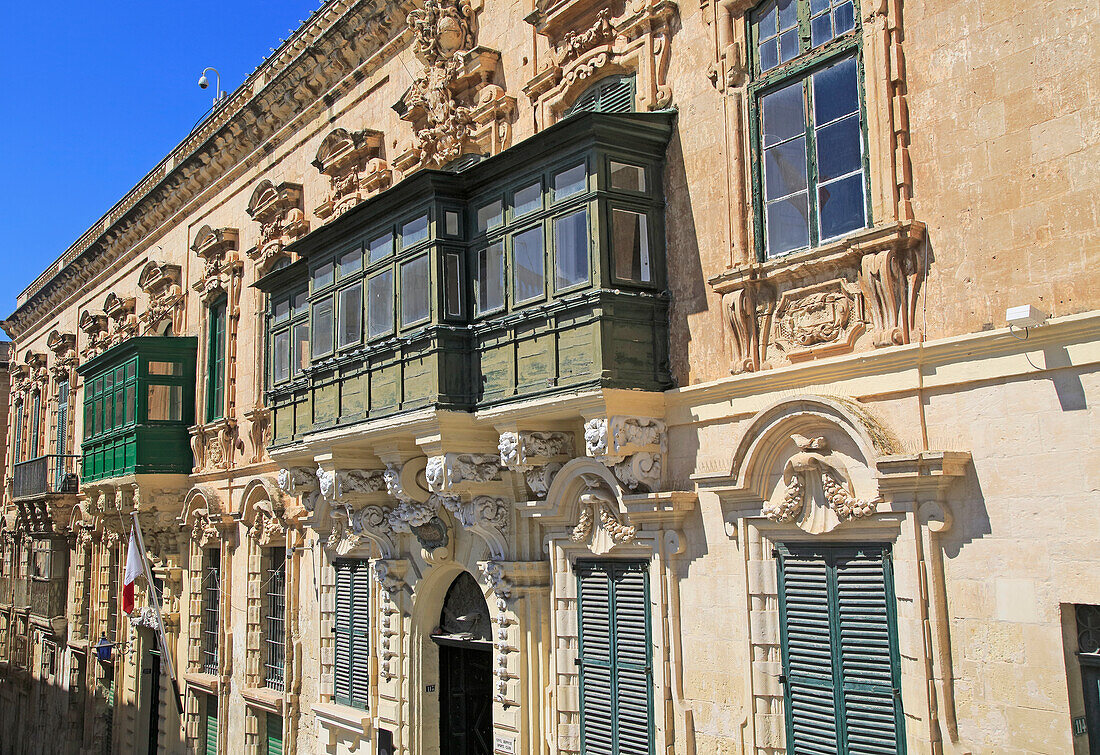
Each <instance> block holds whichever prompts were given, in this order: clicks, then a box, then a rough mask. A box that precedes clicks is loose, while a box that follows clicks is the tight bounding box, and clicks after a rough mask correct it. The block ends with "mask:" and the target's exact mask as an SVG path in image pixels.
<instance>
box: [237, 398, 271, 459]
mask: <svg viewBox="0 0 1100 755" xmlns="http://www.w3.org/2000/svg"><path fill="white" fill-rule="evenodd" d="M244 418H245V419H246V420H247V421H248V442H249V445H250V446H251V448H252V453H251V454H250V455H249V457H248V462H249V463H250V464H258V463H260V462H261V461H263V460H264V456H265V455H266V453H267V447H268V445H269V444H270V443H271V431H272V427H271V411H270V410H269V409H266V408H264V407H263V406H261V405H259V404H257V405H256V406H254V407H252V408H251V409H248V410H247V411H245V413H244Z"/></svg>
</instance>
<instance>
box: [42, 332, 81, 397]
mask: <svg viewBox="0 0 1100 755" xmlns="http://www.w3.org/2000/svg"><path fill="white" fill-rule="evenodd" d="M46 348H48V349H49V350H50V351H51V352H52V353H53V359H51V360H50V373H51V374H52V375H53V377H54V380H69V381H70V386H71V382H72V381H73V379H74V378H75V375H73V370H75V369H76V366H77V364H78V362H79V359H78V357H77V354H76V335H74V334H73V333H62V332H60V331H58V330H54V331H51V332H50V335H49V336H48V337H47V338H46ZM73 393H74V392H73V391H71V390H70V396H71V395H73Z"/></svg>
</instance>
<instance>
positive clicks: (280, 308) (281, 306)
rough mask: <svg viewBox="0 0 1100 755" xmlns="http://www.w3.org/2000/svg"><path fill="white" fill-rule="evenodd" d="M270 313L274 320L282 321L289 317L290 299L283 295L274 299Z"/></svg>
mask: <svg viewBox="0 0 1100 755" xmlns="http://www.w3.org/2000/svg"><path fill="white" fill-rule="evenodd" d="M272 315H273V316H274V318H275V322H282V321H283V320H285V319H287V318H288V317H290V299H288V298H286V297H283V298H282V299H279V300H278V301H276V302H275V306H274V307H273V309H272Z"/></svg>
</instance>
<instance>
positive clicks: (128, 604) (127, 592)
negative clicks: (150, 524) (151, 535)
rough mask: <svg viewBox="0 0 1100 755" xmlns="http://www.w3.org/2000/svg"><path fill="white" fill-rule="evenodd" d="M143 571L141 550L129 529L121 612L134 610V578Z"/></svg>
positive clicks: (134, 535)
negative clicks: (128, 546)
mask: <svg viewBox="0 0 1100 755" xmlns="http://www.w3.org/2000/svg"><path fill="white" fill-rule="evenodd" d="M142 571H143V569H142V564H141V551H140V550H139V549H138V544H137V536H136V534H135V533H134V531H133V530H130V548H129V550H128V551H127V552H126V576H124V577H123V578H122V612H123V613H127V614H129V613H133V611H134V580H135V579H137V577H138V575H139V574H141V573H142Z"/></svg>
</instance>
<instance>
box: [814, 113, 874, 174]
mask: <svg viewBox="0 0 1100 755" xmlns="http://www.w3.org/2000/svg"><path fill="white" fill-rule="evenodd" d="M859 142H860V134H859V116H858V115H850V116H848V117H847V118H845V119H844V120H841V121H837V122H836V123H832V124H830V125H828V126H825V127H824V128H821V129H818V131H817V174H818V175H817V179H818V181H822V182H825V181H828V180H830V179H833V178H838V177H840V176H843V175H845V174H848V173H852V172H853V171H857V170H859V169H860V168H861V167H862V165H863V160H862V155H861V154H860V148H859V147H860V145H859Z"/></svg>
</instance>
